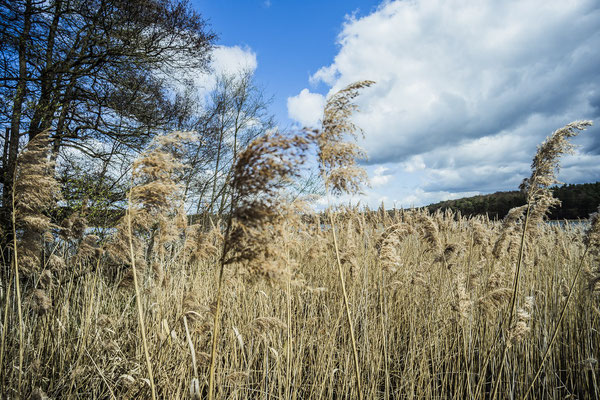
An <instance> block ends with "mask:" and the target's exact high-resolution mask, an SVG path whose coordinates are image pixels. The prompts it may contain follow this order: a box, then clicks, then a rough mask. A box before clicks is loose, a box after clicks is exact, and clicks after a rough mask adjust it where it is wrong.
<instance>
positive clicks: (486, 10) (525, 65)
mask: <svg viewBox="0 0 600 400" xmlns="http://www.w3.org/2000/svg"><path fill="white" fill-rule="evenodd" d="M338 44H339V52H338V53H337V55H336V56H335V58H334V59H333V62H332V63H331V64H330V65H325V66H323V67H322V68H320V69H319V70H318V71H316V72H315V73H314V74H313V75H312V76H311V78H310V80H309V84H310V85H312V86H311V87H312V88H313V90H315V89H314V88H315V87H317V85H319V84H325V85H326V86H327V87H328V88H329V94H331V93H333V92H335V91H337V90H339V89H341V88H343V87H345V86H346V85H348V84H349V83H352V82H354V81H358V80H364V79H370V80H374V81H376V82H377V84H376V85H375V86H373V87H371V88H369V89H366V90H365V91H364V92H363V94H362V95H361V96H360V97H359V99H358V103H359V105H360V107H361V112H360V113H359V114H357V115H356V116H355V118H354V120H355V122H356V123H357V124H358V125H359V126H361V127H362V128H363V129H364V131H365V135H366V137H365V140H364V141H363V142H362V143H361V144H362V146H363V147H364V148H365V149H366V150H367V153H368V154H369V161H368V164H369V166H368V171H369V173H370V175H371V177H372V178H373V185H372V186H373V189H371V190H369V191H368V192H367V201H368V202H369V203H371V204H372V205H373V203H374V202H376V201H378V200H379V199H381V198H387V199H388V203H389V202H396V203H398V205H403V206H409V205H423V204H427V203H429V202H431V201H438V200H441V199H444V198H449V197H457V196H460V195H462V194H466V193H469V194H473V193H485V192H493V191H497V190H511V189H516V188H517V187H518V184H519V182H520V181H521V180H522V179H523V178H524V177H526V176H528V174H529V165H530V163H531V159H532V158H533V155H534V154H535V151H536V146H537V145H538V144H539V143H541V142H542V141H543V140H544V138H545V137H546V136H547V135H549V134H550V133H552V132H553V131H554V130H556V129H558V128H560V127H561V126H563V125H565V124H566V123H569V122H571V121H573V120H577V119H592V120H594V119H597V118H598V116H600V51H598V49H600V3H598V2H597V1H595V0H574V1H569V2H564V1H547V0H546V1H540V0H521V1H505V2H499V1H495V0H485V1H479V2H465V1H462V0H450V1H442V0H427V1H423V0H417V1H386V2H384V3H383V4H382V5H380V7H379V8H378V9H377V10H376V11H375V12H373V13H372V14H370V15H368V16H365V17H363V18H360V19H355V18H352V17H349V18H348V19H347V21H346V23H345V24H344V26H343V28H342V31H341V33H340V35H339V37H338ZM323 101H324V96H323V95H322V94H319V93H314V92H311V91H310V90H309V89H304V90H302V92H301V93H299V94H298V95H297V96H295V97H291V98H289V99H288V112H289V115H290V117H291V118H293V119H295V120H296V121H298V122H299V123H300V124H302V125H314V124H316V123H317V122H318V119H319V118H320V113H321V110H322V108H320V107H321V105H322V102H323ZM598 124H600V120H599V121H595V125H596V126H595V127H592V128H591V129H589V130H588V131H586V132H584V133H583V134H582V137H581V138H580V139H578V140H577V143H578V144H580V145H581V147H580V149H579V155H577V156H573V157H567V158H565V160H564V162H563V169H562V172H561V174H560V175H559V176H560V178H561V179H562V180H563V181H566V182H572V183H580V182H591V181H597V180H600V156H599V154H600V136H599V135H598V134H599V133H600V129H599V128H598V126H597V125H598ZM382 166H385V168H386V169H385V170H381V169H378V168H381V167H382ZM384 173H385V174H384ZM383 177H385V178H383ZM406 201H411V202H413V203H412V204H407V203H406Z"/></svg>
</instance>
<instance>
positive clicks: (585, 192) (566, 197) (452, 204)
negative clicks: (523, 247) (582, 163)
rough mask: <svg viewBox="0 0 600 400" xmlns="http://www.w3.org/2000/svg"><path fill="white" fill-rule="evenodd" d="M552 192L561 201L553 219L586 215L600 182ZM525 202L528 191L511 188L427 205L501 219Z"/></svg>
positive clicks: (599, 198)
mask: <svg viewBox="0 0 600 400" xmlns="http://www.w3.org/2000/svg"><path fill="white" fill-rule="evenodd" d="M552 192H553V193H554V197H556V198H558V199H560V201H561V203H562V204H561V206H560V207H556V208H554V209H552V210H551V212H550V214H549V216H548V217H549V218H550V219H553V220H562V219H585V218H587V217H588V216H589V215H590V214H591V213H593V212H595V211H596V210H597V209H598V205H599V204H600V182H596V183H584V184H579V185H563V186H557V187H554V188H552ZM523 204H525V194H524V193H522V192H520V191H510V192H496V193H493V194H486V195H480V196H473V197H465V198H462V199H457V200H447V201H442V202H440V203H435V204H431V205H429V206H427V208H428V209H429V210H430V211H431V212H434V211H436V210H442V211H443V210H445V209H452V210H454V211H460V212H461V213H462V214H463V215H465V216H469V215H485V214H487V215H488V216H489V217H490V218H491V219H502V218H504V216H505V215H506V214H507V213H508V211H509V210H510V209H511V208H513V207H517V206H521V205H523Z"/></svg>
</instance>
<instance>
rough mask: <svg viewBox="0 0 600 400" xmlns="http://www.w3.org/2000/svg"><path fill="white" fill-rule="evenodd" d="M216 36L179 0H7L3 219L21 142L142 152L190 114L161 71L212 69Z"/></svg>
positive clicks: (0, 93)
mask: <svg viewBox="0 0 600 400" xmlns="http://www.w3.org/2000/svg"><path fill="white" fill-rule="evenodd" d="M214 39H215V35H214V34H212V33H210V32H209V31H208V30H207V27H206V24H205V22H204V20H203V19H202V18H201V16H200V15H199V14H198V13H196V12H195V11H193V10H192V9H191V8H190V6H189V4H188V3H187V2H185V1H180V0H51V1H47V0H44V1H42V0H0V51H1V59H0V98H2V101H0V132H3V133H4V137H3V139H4V146H3V153H2V166H1V168H0V184H2V200H3V201H2V210H1V211H2V221H1V222H2V223H3V224H5V223H6V222H7V221H8V219H9V218H8V215H9V211H10V210H8V204H9V203H10V202H9V201H8V199H10V192H11V185H12V181H13V175H14V168H15V161H16V155H17V153H18V151H19V147H20V146H21V145H23V144H24V143H26V142H27V141H29V140H31V139H32V138H34V137H35V136H36V135H37V134H38V133H39V132H41V131H43V130H45V129H47V128H52V142H53V149H52V152H53V157H54V158H56V157H57V155H58V154H59V152H60V150H61V148H63V147H64V146H69V147H73V148H77V149H79V150H80V151H82V152H84V153H87V154H89V155H92V156H94V155H95V154H96V153H97V152H98V149H104V148H105V147H106V146H109V147H110V146H111V143H115V142H116V143H120V144H121V145H122V147H121V148H120V149H122V150H123V151H126V150H127V149H138V148H141V147H142V146H143V144H144V143H147V141H148V139H149V138H150V137H152V135H153V134H154V133H155V132H157V131H159V130H164V129H168V128H170V127H173V126H175V125H177V124H178V123H180V122H181V120H182V119H183V118H185V117H184V116H182V115H181V113H186V112H188V111H189V109H188V108H187V107H185V104H184V103H182V102H181V99H180V98H177V97H175V98H174V97H173V96H172V95H171V93H170V91H169V89H168V88H167V86H166V84H165V81H164V79H162V78H160V76H161V74H159V73H157V72H160V71H173V70H176V69H186V68H195V69H205V70H208V66H209V61H210V49H211V47H212V45H213V42H214ZM163 75H164V74H163ZM101 151H104V150H101Z"/></svg>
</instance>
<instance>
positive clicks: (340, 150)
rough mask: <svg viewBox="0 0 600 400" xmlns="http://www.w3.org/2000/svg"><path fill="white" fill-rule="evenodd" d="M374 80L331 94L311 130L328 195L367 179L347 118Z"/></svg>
mask: <svg viewBox="0 0 600 400" xmlns="http://www.w3.org/2000/svg"><path fill="white" fill-rule="evenodd" d="M374 83H375V82H373V81H360V82H356V83H352V84H350V85H348V86H346V87H345V88H344V89H342V90H340V91H338V92H337V93H335V94H334V95H332V96H331V97H330V98H329V99H328V100H327V103H326V104H325V109H324V111H323V119H322V129H320V130H315V131H313V133H314V136H315V137H316V141H317V145H318V158H319V167H320V172H321V176H322V178H323V181H324V183H325V188H326V191H327V195H328V197H329V194H330V193H332V194H334V195H340V194H343V193H348V194H355V193H358V192H360V190H361V185H362V184H364V183H366V181H367V173H366V171H365V170H364V169H362V168H360V167H358V165H357V159H359V158H363V157H364V156H365V153H364V151H363V150H362V149H361V148H360V147H359V146H358V145H357V144H356V143H354V142H351V141H348V139H356V138H357V137H358V135H357V134H358V133H359V132H360V133H362V130H360V128H359V127H358V126H356V125H355V124H354V123H352V121H351V120H350V117H351V116H352V114H353V113H354V112H356V111H358V106H357V105H356V104H354V103H353V100H354V99H355V98H356V97H357V96H358V95H359V93H360V91H361V90H362V89H364V88H367V87H369V86H371V85H373V84H374ZM328 215H329V222H330V223H331V232H332V235H333V242H334V246H335V253H336V260H337V264H338V272H339V278H340V286H341V288H342V294H343V297H344V307H345V309H346V318H347V321H348V326H349V330H350V337H351V341H352V350H353V355H354V370H355V373H356V386H357V391H358V396H359V398H360V399H362V390H361V378H360V366H359V363H358V351H357V349H356V339H355V336H354V327H353V324H352V317H351V313H350V305H349V300H348V293H347V291H346V284H345V279H344V272H343V268H342V261H341V257H340V250H339V247H338V242H337V236H336V233H335V229H336V228H335V222H334V218H333V213H332V211H331V207H329V208H328Z"/></svg>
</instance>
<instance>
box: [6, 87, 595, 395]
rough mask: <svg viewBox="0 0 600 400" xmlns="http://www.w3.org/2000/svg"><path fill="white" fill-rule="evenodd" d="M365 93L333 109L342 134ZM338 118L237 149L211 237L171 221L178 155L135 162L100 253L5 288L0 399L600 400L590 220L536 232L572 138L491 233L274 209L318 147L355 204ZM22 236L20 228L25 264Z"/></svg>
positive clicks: (80, 243)
mask: <svg viewBox="0 0 600 400" xmlns="http://www.w3.org/2000/svg"><path fill="white" fill-rule="evenodd" d="M368 84H370V83H369V82H367V83H363V84H362V86H361V84H358V86H354V87H353V86H350V87H349V89H347V90H349V91H350V92H347V93H346V94H347V97H346V98H338V97H335V96H334V97H333V100H334V101H332V102H331V103H330V105H331V106H332V107H334V105H335V104H336V103H335V100H336V99H337V101H339V102H341V103H340V104H338V106H339V107H338V108H335V107H334V108H332V109H331V110H330V111H331V113H333V114H335V112H336V111H335V110H338V111H339V112H340V113H341V114H339V115H338V116H337V117H335V118H338V119H337V121H338V122H340V121H341V122H343V121H345V120H347V118H348V115H349V114H348V112H351V111H352V110H353V105H352V102H351V100H352V99H353V98H354V97H355V93H357V90H358V89H360V88H362V87H363V86H368ZM343 93H344V92H342V94H343ZM342 97H343V96H342ZM344 99H346V100H347V102H344V101H346V100H344ZM340 110H341V111H340ZM348 110H350V111H348ZM333 114H332V115H333ZM335 118H333V117H332V119H331V120H328V119H327V118H325V121H324V130H323V131H322V132H319V131H316V132H312V133H311V134H309V135H304V136H294V137H286V136H284V135H279V134H275V135H272V136H265V137H262V138H259V139H257V140H256V141H254V142H253V143H251V144H250V146H249V147H248V149H246V150H245V151H243V152H241V153H240V155H239V158H238V160H237V164H236V167H235V170H234V171H235V176H234V178H233V181H232V187H233V189H234V190H233V192H232V195H231V202H230V212H229V214H227V215H225V216H223V217H224V218H223V220H221V221H218V222H215V224H214V226H213V227H212V229H211V230H207V231H205V230H203V229H202V228H201V227H198V226H191V227H188V226H186V224H185V223H184V222H185V221H181V215H180V213H178V212H177V210H178V209H179V206H180V199H179V197H178V196H177V190H178V189H177V185H176V183H175V182H174V181H175V179H174V175H176V174H177V171H178V170H179V169H180V168H181V165H179V164H177V162H176V159H177V157H175V156H174V155H175V154H176V153H177V151H178V147H177V146H176V142H177V140H179V139H177V140H176V141H175V142H174V141H172V140H171V139H172V138H173V137H165V138H164V140H163V141H159V142H156V143H155V144H153V146H154V147H153V148H151V149H150V151H149V152H147V153H145V154H144V155H142V157H141V158H140V159H139V160H138V161H137V162H136V164H135V167H136V168H135V174H134V178H135V179H136V182H135V185H134V186H133V188H132V190H131V191H130V199H129V202H130V204H129V205H130V207H129V210H128V213H127V214H126V218H125V219H124V220H123V221H122V223H121V224H120V226H119V231H118V232H117V234H116V235H115V236H114V238H113V241H112V242H107V243H106V244H105V246H104V247H103V248H102V247H99V245H98V243H97V240H96V238H93V237H82V235H74V236H77V237H78V239H62V241H57V242H55V243H54V245H52V246H51V245H49V244H48V243H45V244H44V245H43V246H38V247H35V249H36V252H39V253H40V259H39V261H40V263H41V262H42V261H43V266H44V268H28V269H27V271H28V274H27V276H26V277H24V278H22V279H21V278H20V277H19V275H18V271H19V256H17V255H15V256H14V260H12V262H13V263H12V268H7V267H6V268H4V269H3V271H2V274H0V278H1V279H2V281H1V282H0V283H1V285H0V290H1V292H0V304H2V305H3V309H2V313H1V318H2V319H1V321H2V322H1V332H2V339H1V341H2V343H1V351H0V367H1V368H0V374H1V375H0V388H1V389H0V390H1V393H0V395H1V398H7V399H8V398H11V399H12V398H40V399H42V398H47V397H50V398H100V399H104V398H111V399H133V398H150V397H151V396H152V397H156V398H161V399H162V398H164V399H178V398H193V399H199V398H206V397H211V396H212V395H214V396H215V397H216V398H223V399H224V398H227V399H246V398H261V399H262V398H264V399H267V398H277V399H283V398H285V399H312V398H315V399H316V398H332V399H333V398H336V399H337V398H360V397H362V398H368V399H371V398H384V399H389V398H400V399H424V398H426V399H433V398H477V399H478V398H494V397H500V398H523V397H528V398H535V399H559V398H560V399H563V398H582V399H583V398H599V397H600V388H599V387H598V382H597V381H598V378H599V374H600V368H599V366H598V362H597V359H598V349H599V348H600V335H598V331H599V330H600V310H599V307H598V292H597V290H596V289H597V287H598V282H599V281H600V279H599V278H598V277H599V276H600V272H599V271H600V269H599V267H598V254H599V251H600V249H599V247H598V246H599V243H600V240H599V239H598V235H599V233H598V232H599V231H600V225H599V223H598V221H599V218H598V217H597V215H596V216H595V217H593V218H592V219H591V226H590V228H589V229H588V230H587V231H586V230H585V229H584V227H583V226H582V225H568V224H565V225H562V226H556V225H555V226H552V225H549V224H547V223H545V222H543V218H544V214H545V212H546V210H547V206H548V205H551V204H552V203H553V199H551V198H548V192H547V191H546V189H547V186H548V184H550V183H551V181H552V179H553V176H554V175H553V174H554V171H555V170H556V167H557V165H558V164H557V163H555V161H556V160H557V158H558V156H560V154H562V153H564V152H565V151H568V150H569V146H568V142H564V141H561V140H559V139H561V138H562V139H564V138H568V137H570V136H569V135H571V133H572V131H571V130H572V129H580V127H584V125H578V126H576V125H572V126H571V125H570V126H567V127H566V128H565V129H566V130H559V131H557V132H555V134H554V135H553V136H552V137H551V138H550V139H549V140H548V141H547V142H545V143H544V145H543V146H542V147H540V151H539V152H538V156H536V159H534V165H533V173H532V177H531V178H530V179H529V180H527V181H526V182H525V183H524V185H523V187H524V189H526V190H527V191H528V193H529V195H530V196H529V197H528V201H529V203H528V205H527V206H525V207H524V208H520V209H515V210H513V211H512V212H511V213H510V214H509V216H508V217H507V218H506V219H505V220H504V221H502V222H494V221H489V220H487V219H485V218H472V219H466V218H463V217H461V216H459V215H454V214H453V213H451V212H446V213H437V214H434V215H430V214H428V213H427V212H425V211H414V210H412V211H403V210H396V211H394V213H393V215H390V214H387V213H383V212H370V211H368V210H357V209H352V208H340V209H337V210H334V209H332V208H331V209H329V210H328V212H327V217H328V219H325V218H324V217H325V216H322V215H321V216H318V215H310V213H307V211H306V209H304V208H302V207H299V206H298V205H296V204H288V203H287V202H285V201H284V198H283V197H280V196H279V195H280V189H281V188H282V187H283V181H284V180H285V179H286V178H288V177H290V176H294V175H295V174H296V173H297V171H296V170H295V166H296V165H297V164H299V163H301V161H302V160H303V159H304V154H305V150H306V149H307V148H308V146H309V145H310V143H311V141H312V140H314V141H316V142H317V144H318V145H319V151H320V152H321V153H320V157H321V161H322V163H321V164H322V165H321V166H322V172H323V173H324V180H325V182H327V183H328V186H330V190H331V191H332V192H346V191H354V190H355V189H357V188H358V182H359V180H360V179H359V178H360V177H361V176H362V175H361V173H360V171H359V170H358V169H357V167H356V165H355V164H354V163H353V160H355V156H356V155H359V151H358V149H357V148H355V147H352V146H346V145H341V144H340V145H339V146H340V147H341V153H339V154H338V153H336V152H335V151H334V150H335V146H334V145H333V144H332V143H334V142H339V143H341V142H340V140H342V139H343V135H342V133H343V132H337V133H335V132H334V133H335V135H334V134H331V132H333V131H330V130H328V128H327V126H328V125H327V124H329V123H330V122H331V121H334V120H336V119H335ZM327 121H330V122H327ZM582 124H585V123H582ZM334 125H336V124H334ZM336 126H337V125H336ZM354 128H355V127H353V126H352V125H347V126H346V127H345V128H343V129H344V130H348V129H350V130H352V129H354ZM327 132H329V133H330V138H329V139H328V140H325V138H326V135H324V134H323V133H325V134H327ZM553 138H554V139H556V140H554V139H553ZM180 139H183V137H180ZM319 141H321V142H319ZM339 143H338V144H339ZM40 151H42V152H43V148H42V149H41V150H40ZM25 155H27V153H25ZM327 157H330V159H331V160H334V161H335V160H337V161H335V162H334V161H332V162H325V161H324V160H327V159H328V158H327ZM344 166H346V167H348V168H347V169H346V170H344V168H343V167H344ZM340 167H342V168H341V169H340ZM336 171H338V172H339V171H341V172H339V173H337V172H336ZM348 171H350V172H348ZM17 187H18V186H17ZM159 189H160V190H159ZM18 198H19V197H18V196H17V199H18ZM22 198H23V197H22ZM15 204H16V206H17V207H16V209H17V210H19V208H18V206H19V204H21V205H22V204H25V203H23V201H22V200H21V202H19V201H17V202H15ZM15 215H16V216H19V215H24V214H23V212H21V214H19V213H17V214H15ZM325 220H327V221H328V222H329V223H326V224H323V223H322V221H325ZM15 221H16V220H15ZM177 221H179V222H180V223H177ZM334 222H335V223H334ZM72 225H73V224H71V225H69V226H72ZM23 226H24V225H23ZM25 229H26V226H25V227H20V228H18V227H17V222H15V230H14V232H15V240H16V241H18V240H20V242H19V243H20V244H19V245H17V246H15V248H16V249H17V250H18V251H19V252H20V249H21V248H20V246H22V245H23V244H24V243H26V242H25V240H26V238H27V236H26V235H24V234H23V233H24V230H25ZM69 229H70V228H69ZM76 230H78V231H81V229H76ZM16 233H19V237H17V235H16ZM36 234H39V238H40V239H41V238H42V237H43V236H44V235H43V232H42V231H41V230H38V231H36ZM50 247H51V251H50V252H49V254H50V256H49V257H47V258H46V259H44V257H41V256H45V255H46V253H47V251H42V250H43V249H46V250H47V249H49V248H50ZM13 254H14V253H13ZM19 254H20V253H19ZM36 254H37V253H36ZM3 264H4V265H6V264H7V263H6V261H5V262H4V263H3ZM8 264H10V262H9V263H8ZM35 264H36V265H37V264H38V263H35ZM146 265H150V266H152V268H146V267H145V266H146ZM115 266H117V268H116V267H115ZM582 271H583V273H581V272H582ZM257 277H260V278H265V279H257ZM132 283H133V284H132ZM350 310H351V312H350Z"/></svg>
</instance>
